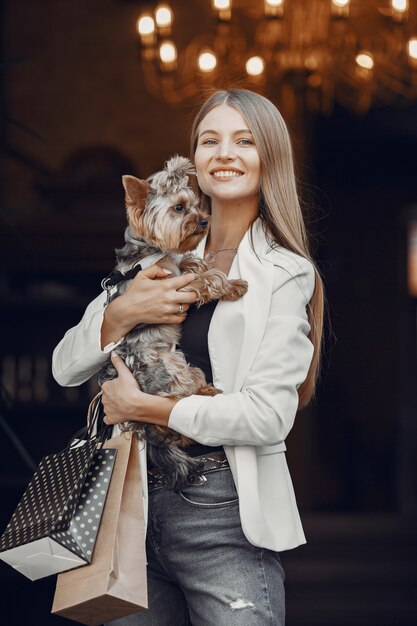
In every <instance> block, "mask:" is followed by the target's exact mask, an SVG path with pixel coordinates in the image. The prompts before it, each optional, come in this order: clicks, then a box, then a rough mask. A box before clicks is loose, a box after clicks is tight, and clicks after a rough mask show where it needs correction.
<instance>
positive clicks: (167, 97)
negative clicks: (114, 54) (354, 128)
mask: <svg viewBox="0 0 417 626" xmlns="http://www.w3.org/2000/svg"><path fill="white" fill-rule="evenodd" d="M207 2H209V0H207ZM178 4H179V6H180V7H181V12H183V11H187V5H188V9H189V8H190V5H189V3H188V2H181V3H178ZM211 10H212V28H211V29H210V31H209V32H202V33H199V32H198V30H199V24H198V23H195V24H193V33H192V35H191V36H188V41H186V42H185V44H184V45H183V46H182V47H180V46H178V45H177V43H176V39H175V28H174V22H175V21H176V20H177V16H174V12H173V9H172V8H171V7H170V6H169V5H167V4H159V5H157V6H155V7H154V11H153V12H152V13H151V12H148V13H143V14H141V15H140V16H139V18H138V21H137V31H138V34H139V37H140V43H141V60H142V71H143V76H144V80H145V84H146V86H147V88H148V90H149V91H150V93H152V95H154V96H155V97H156V98H158V99H162V100H163V101H165V102H168V103H170V104H173V105H175V104H179V103H181V102H184V101H186V100H188V99H192V98H194V97H195V96H196V95H198V94H201V93H202V91H204V88H205V87H212V86H216V87H228V86H243V87H248V88H251V89H254V90H256V91H259V92H261V93H264V94H266V95H274V96H275V97H277V98H278V99H279V97H280V96H283V95H284V94H285V92H286V91H287V92H288V89H290V90H292V93H294V92H295V95H296V97H300V98H302V99H303V100H304V102H305V105H306V107H307V109H310V110H313V111H320V112H322V113H330V112H331V110H332V107H333V103H334V102H338V103H339V104H340V105H342V106H344V107H346V108H349V109H351V110H354V111H356V112H359V113H364V112H366V111H367V110H368V109H369V108H370V107H371V106H372V105H374V104H380V105H381V104H382V105H383V104H388V103H391V102H393V101H395V100H397V101H398V100H402V101H412V100H414V99H417V1H416V2H414V3H412V2H409V1H408V0H391V1H387V0H385V1H384V0H356V1H355V0H233V1H232V0H212V1H211Z"/></svg>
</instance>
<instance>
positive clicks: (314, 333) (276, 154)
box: [191, 89, 324, 408]
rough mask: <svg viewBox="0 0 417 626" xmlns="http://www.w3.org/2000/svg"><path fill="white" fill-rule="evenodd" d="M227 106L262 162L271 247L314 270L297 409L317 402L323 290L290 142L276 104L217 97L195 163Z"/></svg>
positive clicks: (230, 94) (226, 94)
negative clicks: (307, 358)
mask: <svg viewBox="0 0 417 626" xmlns="http://www.w3.org/2000/svg"><path fill="white" fill-rule="evenodd" d="M221 104H227V105H228V106H231V107H233V108H234V109H236V110H237V111H239V113H240V114H241V115H242V116H243V117H244V118H245V120H246V122H247V125H248V128H249V130H250V131H251V132H252V134H253V137H254V140H255V144H256V146H257V149H258V152H259V156H260V159H261V164H262V166H261V184H260V198H259V217H260V219H261V221H262V225H263V229H264V232H265V236H266V238H267V240H268V243H269V244H270V245H271V246H277V245H278V246H283V247H284V248H287V249H288V250H291V251H292V252H295V253H296V254H299V255H301V256H303V257H305V258H306V259H308V260H309V261H310V262H311V263H312V264H313V265H314V270H315V287H314V292H313V295H312V298H311V300H310V302H309V304H308V307H307V314H308V321H309V324H310V327H311V330H310V333H309V338H310V341H311V342H312V344H313V346H314V353H313V358H312V361H311V364H310V369H309V371H308V374H307V378H306V380H305V381H304V382H303V384H302V385H300V387H299V389H298V396H299V408H302V407H304V406H306V405H307V404H308V403H309V402H310V400H311V398H312V397H313V396H314V392H315V389H316V383H317V380H318V376H319V371H320V363H321V345H322V335H323V316H324V287H323V281H322V279H321V276H320V274H319V272H318V269H317V267H316V265H315V263H314V261H313V259H312V257H311V253H310V249H309V241H308V235H307V232H306V227H305V224H304V219H303V215H302V211H301V207H300V201H299V198H298V193H297V185H296V177H295V172H294V159H293V154H292V147H291V140H290V136H289V133H288V130H287V127H286V124H285V122H284V120H283V118H282V116H281V114H280V112H279V111H278V109H277V108H276V107H275V105H274V104H272V102H271V101H270V100H268V99H267V98H264V97H263V96H261V95H259V94H257V93H254V92H253V91H249V90H247V89H229V90H221V91H215V92H214V93H213V94H212V95H211V96H210V97H209V98H208V100H206V101H205V103H204V104H203V105H202V107H201V108H200V109H199V111H198V112H197V114H196V116H195V118H194V123H193V127H192V130H191V155H192V157H194V154H195V151H196V148H197V142H198V133H199V127H200V124H201V122H202V120H203V119H204V118H205V116H206V115H207V114H208V113H209V112H210V111H211V110H212V109H214V108H215V107H216V106H219V105H221ZM201 202H202V205H203V207H205V208H206V210H208V211H210V198H209V197H208V196H206V195H205V194H204V193H202V194H201Z"/></svg>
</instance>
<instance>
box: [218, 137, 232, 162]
mask: <svg viewBox="0 0 417 626" xmlns="http://www.w3.org/2000/svg"><path fill="white" fill-rule="evenodd" d="M234 156H235V154H234V150H233V144H230V142H228V141H227V142H226V141H224V142H221V143H219V144H218V152H217V155H216V158H217V159H218V160H221V161H229V160H230V159H234Z"/></svg>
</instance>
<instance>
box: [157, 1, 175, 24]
mask: <svg viewBox="0 0 417 626" xmlns="http://www.w3.org/2000/svg"><path fill="white" fill-rule="evenodd" d="M155 22H156V24H157V26H159V27H160V28H164V27H166V26H171V24H172V11H171V9H170V7H169V6H168V5H167V4H160V5H158V6H157V7H156V11H155Z"/></svg>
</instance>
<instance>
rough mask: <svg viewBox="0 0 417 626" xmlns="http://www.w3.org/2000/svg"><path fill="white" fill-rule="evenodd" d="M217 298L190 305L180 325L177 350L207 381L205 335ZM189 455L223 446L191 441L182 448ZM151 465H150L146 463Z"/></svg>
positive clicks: (204, 452)
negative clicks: (201, 372) (199, 370)
mask: <svg viewBox="0 0 417 626" xmlns="http://www.w3.org/2000/svg"><path fill="white" fill-rule="evenodd" d="M216 304H217V300H213V301H212V302H208V303H207V304H204V305H203V306H201V307H200V308H199V309H198V308H197V307H196V306H194V305H191V306H190V308H189V309H188V312H187V316H186V318H185V320H184V322H183V324H182V327H181V339H180V343H179V344H178V346H177V348H178V350H182V352H183V353H184V355H185V358H186V360H187V363H188V364H189V365H191V366H194V367H199V368H201V369H202V370H203V372H204V374H205V377H206V381H207V383H212V382H213V373H212V371H211V364H210V355H209V351H208V342H207V335H208V329H209V326H210V321H211V317H212V315H213V313H214V309H215V308H216ZM184 450H186V451H187V453H188V454H189V455H190V456H200V455H202V454H208V453H210V452H214V451H217V450H223V446H215V447H214V446H206V445H203V444H201V443H193V444H191V445H190V446H187V447H186V448H184ZM148 467H151V465H148Z"/></svg>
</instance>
